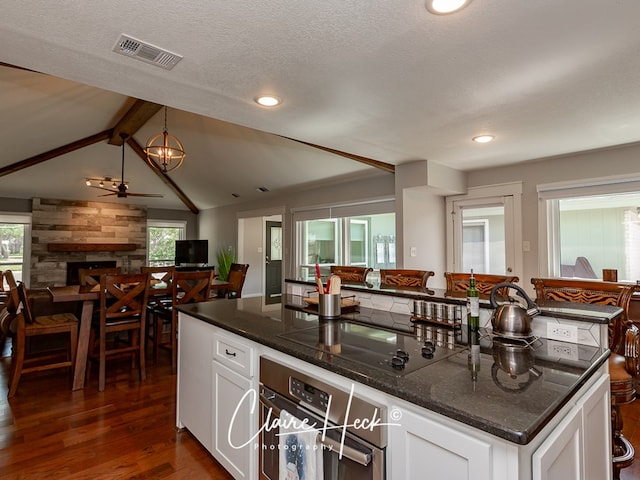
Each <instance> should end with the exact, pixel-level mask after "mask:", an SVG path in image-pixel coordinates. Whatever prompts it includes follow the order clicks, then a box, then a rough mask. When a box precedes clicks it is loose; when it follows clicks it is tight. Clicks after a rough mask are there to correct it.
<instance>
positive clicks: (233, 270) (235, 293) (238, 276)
mask: <svg viewBox="0 0 640 480" xmlns="http://www.w3.org/2000/svg"><path fill="white" fill-rule="evenodd" d="M247 270H249V264H247V263H232V264H231V266H230V267H229V274H228V275H227V282H229V284H230V287H229V288H228V289H227V292H226V294H227V298H241V297H242V287H243V286H244V281H245V280H246V278H247Z"/></svg>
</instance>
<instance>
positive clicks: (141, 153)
mask: <svg viewBox="0 0 640 480" xmlns="http://www.w3.org/2000/svg"><path fill="white" fill-rule="evenodd" d="M127 145H129V146H130V147H131V149H132V150H133V151H134V152H136V154H137V155H138V156H139V157H140V158H141V159H142V161H143V162H144V163H145V165H147V166H148V167H149V168H150V169H151V170H153V171H154V173H155V174H156V175H157V176H158V177H160V179H161V180H162V181H163V182H164V184H165V185H167V186H168V187H169V188H170V189H171V190H172V191H173V193H175V194H176V196H177V197H178V198H179V199H180V201H181V202H182V203H184V204H185V205H186V206H187V208H188V209H189V210H191V211H192V212H193V213H195V214H196V215H197V214H198V213H200V210H198V207H196V206H195V204H194V203H193V202H192V201H191V200H189V197H187V195H186V194H185V193H184V192H183V191H182V190H181V189H180V187H178V185H176V183H175V182H174V181H173V180H172V179H171V177H169V175H167V174H166V173H164V172H163V171H162V170H160V168H158V166H157V165H152V164H151V163H149V162H148V161H147V155H146V153H144V149H143V148H142V146H141V145H140V144H139V143H138V142H136V140H135V139H134V138H133V137H129V138H127Z"/></svg>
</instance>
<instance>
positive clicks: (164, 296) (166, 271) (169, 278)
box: [140, 266, 176, 364]
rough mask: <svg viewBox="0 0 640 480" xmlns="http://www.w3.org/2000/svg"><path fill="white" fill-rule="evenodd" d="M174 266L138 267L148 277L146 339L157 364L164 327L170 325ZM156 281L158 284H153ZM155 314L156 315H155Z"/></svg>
mask: <svg viewBox="0 0 640 480" xmlns="http://www.w3.org/2000/svg"><path fill="white" fill-rule="evenodd" d="M175 270H176V267H175V266H166V267H144V266H143V267H140V271H141V272H142V273H148V274H149V275H150V277H149V281H150V282H151V284H152V285H151V289H150V290H149V303H148V304H147V323H148V326H147V335H146V337H147V339H148V340H151V342H152V344H153V363H154V364H156V363H158V352H159V350H160V344H161V339H162V335H163V333H164V330H165V327H166V328H167V329H168V328H170V327H169V326H170V325H171V303H172V297H171V295H172V293H173V274H174V273H175ZM155 281H158V282H160V283H155ZM156 312H157V313H156Z"/></svg>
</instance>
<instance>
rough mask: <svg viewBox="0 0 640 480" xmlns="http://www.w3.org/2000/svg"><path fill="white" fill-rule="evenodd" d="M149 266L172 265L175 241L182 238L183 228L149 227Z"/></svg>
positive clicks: (174, 254)
mask: <svg viewBox="0 0 640 480" xmlns="http://www.w3.org/2000/svg"><path fill="white" fill-rule="evenodd" d="M147 234H148V247H147V254H148V256H149V266H152V267H156V266H165V265H173V264H174V263H175V256H176V240H181V239H182V238H183V237H184V227H182V226H180V227H173V226H151V225H150V226H149V227H148V228H147Z"/></svg>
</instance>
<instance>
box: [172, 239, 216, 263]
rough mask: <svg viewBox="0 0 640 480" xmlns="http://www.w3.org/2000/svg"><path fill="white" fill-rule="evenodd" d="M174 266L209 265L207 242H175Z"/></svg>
mask: <svg viewBox="0 0 640 480" xmlns="http://www.w3.org/2000/svg"><path fill="white" fill-rule="evenodd" d="M175 263H176V265H184V264H189V263H191V264H193V263H199V264H203V265H206V264H207V263H209V241H208V240H176V259H175Z"/></svg>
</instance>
